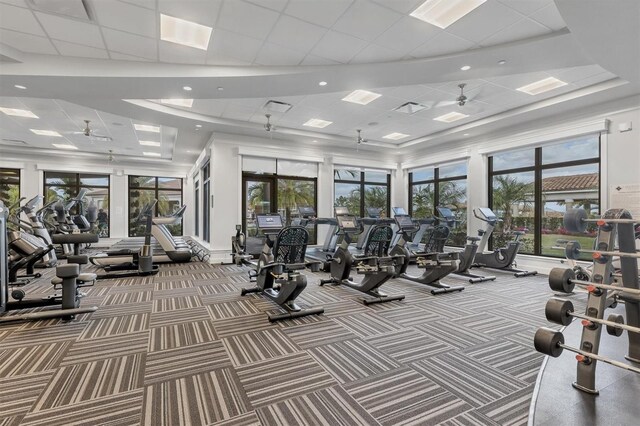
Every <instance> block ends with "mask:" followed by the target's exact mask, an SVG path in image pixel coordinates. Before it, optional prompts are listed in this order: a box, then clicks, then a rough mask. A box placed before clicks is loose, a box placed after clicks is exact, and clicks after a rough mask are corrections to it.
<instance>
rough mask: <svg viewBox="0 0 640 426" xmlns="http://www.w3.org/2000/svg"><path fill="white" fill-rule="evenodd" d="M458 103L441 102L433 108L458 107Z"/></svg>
mask: <svg viewBox="0 0 640 426" xmlns="http://www.w3.org/2000/svg"><path fill="white" fill-rule="evenodd" d="M457 104H458V101H440V102H436V103H435V105H433V108H442V107H448V106H451V105H457Z"/></svg>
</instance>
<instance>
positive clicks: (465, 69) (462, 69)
mask: <svg viewBox="0 0 640 426" xmlns="http://www.w3.org/2000/svg"><path fill="white" fill-rule="evenodd" d="M470 69H471V65H464V66H462V67H460V70H461V71H469V70H470Z"/></svg>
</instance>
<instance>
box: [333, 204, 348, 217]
mask: <svg viewBox="0 0 640 426" xmlns="http://www.w3.org/2000/svg"><path fill="white" fill-rule="evenodd" d="M335 209H336V217H337V216H340V215H345V214H349V208H348V207H343V206H336V207H335Z"/></svg>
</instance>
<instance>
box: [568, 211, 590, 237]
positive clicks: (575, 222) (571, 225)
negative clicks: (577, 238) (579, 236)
mask: <svg viewBox="0 0 640 426" xmlns="http://www.w3.org/2000/svg"><path fill="white" fill-rule="evenodd" d="M585 219H587V212H586V211H585V210H584V209H569V210H567V212H566V213H565V214H564V217H563V218H562V222H563V224H564V228H565V229H566V230H567V231H569V232H577V233H583V232H584V231H586V230H587V222H585Z"/></svg>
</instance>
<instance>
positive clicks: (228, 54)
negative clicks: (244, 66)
mask: <svg viewBox="0 0 640 426" xmlns="http://www.w3.org/2000/svg"><path fill="white" fill-rule="evenodd" d="M262 43H263V41H262V40H259V39H256V38H253V37H247V36H245V35H242V34H236V33H233V32H230V31H226V30H219V29H215V30H213V35H212V36H211V43H209V53H208V61H207V63H215V62H214V61H215V58H233V59H237V60H240V61H242V62H246V63H252V62H253V60H254V59H255V57H256V55H257V54H258V51H259V50H260V47H261V46H262Z"/></svg>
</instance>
